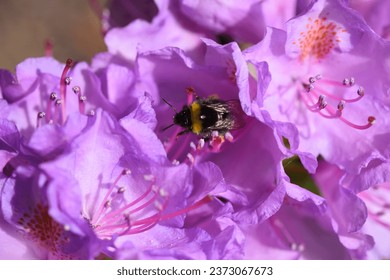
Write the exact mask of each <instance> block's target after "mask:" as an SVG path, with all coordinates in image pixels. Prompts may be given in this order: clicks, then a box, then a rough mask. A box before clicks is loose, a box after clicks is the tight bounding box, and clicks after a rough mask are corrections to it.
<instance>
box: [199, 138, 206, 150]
mask: <svg viewBox="0 0 390 280" xmlns="http://www.w3.org/2000/svg"><path fill="white" fill-rule="evenodd" d="M204 144H205V142H204V139H203V138H201V139H199V142H198V149H199V150H201V149H203V147H204Z"/></svg>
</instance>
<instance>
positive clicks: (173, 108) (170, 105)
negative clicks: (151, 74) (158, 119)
mask: <svg viewBox="0 0 390 280" xmlns="http://www.w3.org/2000/svg"><path fill="white" fill-rule="evenodd" d="M161 99H162V100H163V101H164V102H165V103H167V104H168V106H169V107H171V108H172V110H173V111H175V113H177V110H176V108H175V107H173V106H172V104H171V103H169V102H168V101H166V100H165V99H164V98H162V97H161ZM172 125H174V124H172ZM172 125H170V126H169V127H171V126H172ZM169 127H167V128H169ZM164 130H165V129H164Z"/></svg>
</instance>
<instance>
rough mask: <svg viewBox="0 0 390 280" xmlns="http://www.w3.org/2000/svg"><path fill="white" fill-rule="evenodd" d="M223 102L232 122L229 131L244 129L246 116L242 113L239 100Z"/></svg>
mask: <svg viewBox="0 0 390 280" xmlns="http://www.w3.org/2000/svg"><path fill="white" fill-rule="evenodd" d="M225 102H226V105H227V106H228V108H229V111H230V113H231V115H232V116H233V120H234V121H233V127H232V128H231V129H239V128H242V127H244V125H245V122H246V118H247V115H246V114H245V113H244V111H243V110H242V108H241V103H240V100H238V99H231V100H227V101H225Z"/></svg>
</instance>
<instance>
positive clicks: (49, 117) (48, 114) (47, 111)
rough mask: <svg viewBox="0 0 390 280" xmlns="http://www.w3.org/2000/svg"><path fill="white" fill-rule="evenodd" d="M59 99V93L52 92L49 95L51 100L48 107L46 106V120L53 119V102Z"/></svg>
mask: <svg viewBox="0 0 390 280" xmlns="http://www.w3.org/2000/svg"><path fill="white" fill-rule="evenodd" d="M56 99H57V94H56V93H55V92H52V93H51V94H50V96H49V101H48V102H47V107H46V121H47V122H49V121H50V120H51V110H52V107H53V103H54V102H55V101H56Z"/></svg>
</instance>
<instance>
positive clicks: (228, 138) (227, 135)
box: [225, 131, 234, 142]
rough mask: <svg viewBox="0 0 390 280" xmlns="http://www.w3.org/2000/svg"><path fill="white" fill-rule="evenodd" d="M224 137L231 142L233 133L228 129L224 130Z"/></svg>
mask: <svg viewBox="0 0 390 280" xmlns="http://www.w3.org/2000/svg"><path fill="white" fill-rule="evenodd" d="M225 138H226V140H228V141H229V142H233V140H234V137H233V135H232V134H231V133H230V132H229V131H228V132H226V134H225Z"/></svg>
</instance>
